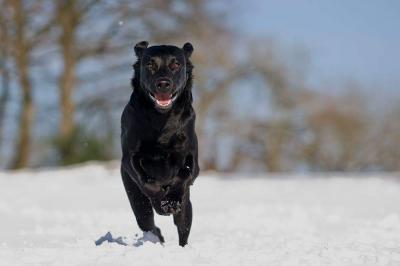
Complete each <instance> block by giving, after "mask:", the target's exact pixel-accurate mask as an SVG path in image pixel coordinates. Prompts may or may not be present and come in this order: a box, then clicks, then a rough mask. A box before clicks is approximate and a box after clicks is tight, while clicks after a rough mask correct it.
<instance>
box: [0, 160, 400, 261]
mask: <svg viewBox="0 0 400 266" xmlns="http://www.w3.org/2000/svg"><path fill="white" fill-rule="evenodd" d="M399 180H400V176H399V175H397V176H396V175H394V174H393V175H391V176H387V175H386V176H382V175H376V176H367V177H366V178H360V177H359V176H358V177H357V176H346V177H339V176H336V175H331V176H330V177H329V178H320V177H316V176H314V177H313V178H306V176H274V177H273V178H262V177H260V176H259V177H258V178H250V177H248V176H242V177H232V176H231V177H227V176H226V177H222V176H220V177H217V176H200V177H199V178H198V180H197V181H196V183H195V185H194V187H192V202H193V206H194V223H193V228H192V233H191V235H190V238H189V245H188V246H187V247H185V248H181V247H179V246H178V236H177V233H176V229H175V227H174V226H173V223H172V218H171V217H160V216H157V218H156V221H157V224H158V225H159V227H160V228H161V229H162V231H163V234H164V237H165V240H166V243H165V245H161V244H159V243H153V242H152V241H151V240H154V239H151V237H149V236H148V235H145V236H143V234H142V233H141V232H140V230H139V229H138V227H137V226H136V223H135V221H134V218H133V214H132V212H131V210H130V207H129V204H128V200H127V198H126V195H125V192H124V190H123V186H122V182H121V180H120V177H119V173H118V168H116V166H115V165H111V166H110V165H109V166H107V165H103V166H102V165H96V164H91V165H86V166H81V167H77V168H70V169H61V170H41V171H23V172H17V173H0V265H1V266H11V265H68V266H71V265H85V266H86V265H115V266H119V265H145V266H148V265H157V266H161V265H174V266H178V265H185V266H187V265H229V266H231V265H246V266H250V265H305V266H312V265H316V266H323V265H338V266H346V265H363V266H367V265H392V266H399V265H400V183H399ZM107 232H111V234H112V236H113V239H114V240H117V242H119V243H108V242H107V241H105V242H103V244H101V245H99V246H96V245H95V241H96V240H99V239H100V238H101V237H102V236H105V237H104V238H103V239H105V238H106V239H107V238H108V239H109V240H111V238H110V235H109V234H108V235H106V234H107ZM118 237H121V238H119V239H118ZM100 240H101V239H100ZM121 244H127V245H121Z"/></svg>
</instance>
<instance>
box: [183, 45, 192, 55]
mask: <svg viewBox="0 0 400 266" xmlns="http://www.w3.org/2000/svg"><path fill="white" fill-rule="evenodd" d="M182 50H183V53H184V54H185V56H186V58H189V57H190V56H191V55H192V53H193V45H192V44H191V43H190V42H187V43H185V44H184V45H183V47H182Z"/></svg>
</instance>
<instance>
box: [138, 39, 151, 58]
mask: <svg viewBox="0 0 400 266" xmlns="http://www.w3.org/2000/svg"><path fill="white" fill-rule="evenodd" d="M147 46H149V43H148V42H146V41H142V42H138V43H137V44H136V45H135V54H136V56H137V57H138V58H141V57H142V54H143V51H144V50H145V49H146V48H147Z"/></svg>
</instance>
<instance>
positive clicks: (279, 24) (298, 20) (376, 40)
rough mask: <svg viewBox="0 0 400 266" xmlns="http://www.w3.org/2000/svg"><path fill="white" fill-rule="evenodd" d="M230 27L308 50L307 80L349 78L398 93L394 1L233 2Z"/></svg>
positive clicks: (397, 5)
mask: <svg viewBox="0 0 400 266" xmlns="http://www.w3.org/2000/svg"><path fill="white" fill-rule="evenodd" d="M232 9H233V10H235V12H234V13H235V14H234V16H231V17H230V19H231V25H233V26H234V28H235V29H237V30H239V31H241V32H242V33H244V34H246V35H247V36H249V37H254V36H270V37H272V38H274V39H276V40H277V41H278V42H279V43H282V45H284V46H289V47H292V46H299V47H303V48H305V49H306V50H308V51H309V54H310V57H311V62H312V67H311V71H310V75H311V77H312V79H313V82H321V83H327V82H332V83H334V82H341V81H345V80H355V81H357V82H360V83H361V84H362V85H363V86H366V87H368V88H369V89H371V88H378V87H379V88H382V89H384V91H385V93H386V94H396V95H400V86H399V84H400V51H399V49H400V1H395V0H381V1H372V0H371V1H367V0H365V1H361V0H348V1H343V0H338V1H326V0H319V1H318V0H296V1H287V0H281V1H270V0H267V1H257V0H248V1H239V0H236V1H235V2H234V4H233V8H232Z"/></svg>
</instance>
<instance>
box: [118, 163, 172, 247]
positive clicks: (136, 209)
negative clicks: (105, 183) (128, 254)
mask: <svg viewBox="0 0 400 266" xmlns="http://www.w3.org/2000/svg"><path fill="white" fill-rule="evenodd" d="M130 162H131V160H126V161H124V160H122V167H121V175H122V181H123V183H124V186H125V191H126V194H127V196H128V199H129V203H130V205H131V208H132V210H133V213H134V214H135V218H136V221H137V224H138V226H139V228H140V229H141V230H142V231H144V232H152V233H153V234H155V235H156V236H157V237H158V238H159V240H160V242H162V243H163V242H164V237H163V236H162V234H161V231H160V229H159V228H158V227H157V226H156V225H155V224H154V212H153V208H152V205H151V202H150V200H149V198H148V197H147V196H146V195H145V194H144V193H143V192H142V191H141V189H139V186H138V184H137V183H136V181H134V179H135V177H136V178H140V177H137V176H136V175H137V174H138V171H137V170H136V171H135V169H132V168H131V163H130Z"/></svg>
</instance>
